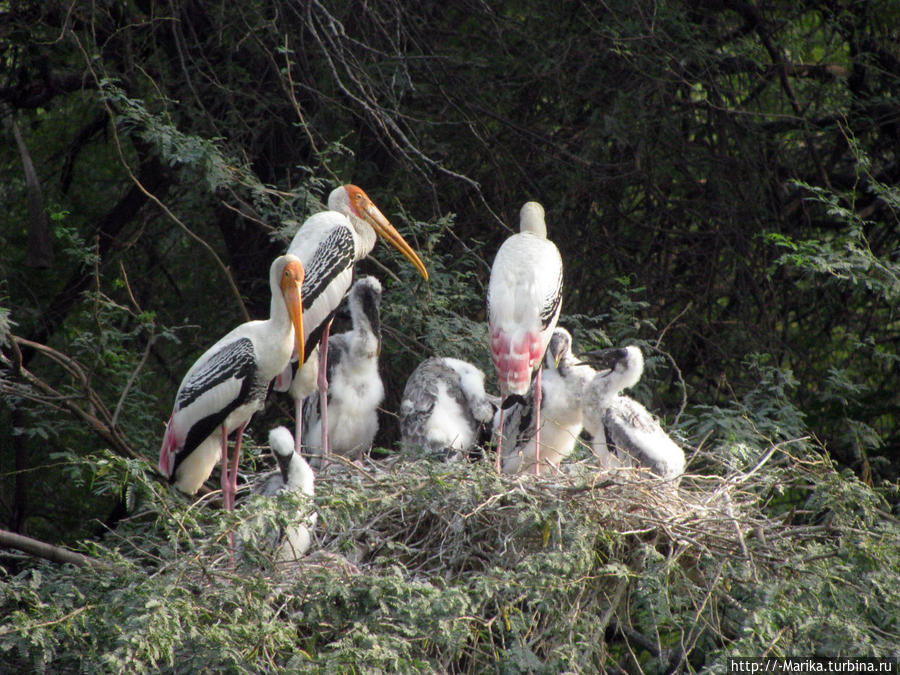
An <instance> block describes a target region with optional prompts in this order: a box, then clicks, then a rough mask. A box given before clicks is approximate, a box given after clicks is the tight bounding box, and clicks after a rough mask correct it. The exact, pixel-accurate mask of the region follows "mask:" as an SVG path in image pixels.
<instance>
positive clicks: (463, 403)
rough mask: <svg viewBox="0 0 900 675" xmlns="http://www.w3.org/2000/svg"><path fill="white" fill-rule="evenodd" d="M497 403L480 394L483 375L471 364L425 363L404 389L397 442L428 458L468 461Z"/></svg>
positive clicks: (443, 359)
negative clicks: (399, 436) (399, 439)
mask: <svg viewBox="0 0 900 675" xmlns="http://www.w3.org/2000/svg"><path fill="white" fill-rule="evenodd" d="M499 405H500V401H499V399H497V398H496V397H493V396H488V394H487V393H485V391H484V373H483V372H482V371H481V370H479V369H478V368H476V367H475V366H473V365H472V364H471V363H469V362H467V361H461V360H459V359H453V358H449V357H437V356H435V357H431V358H429V359H425V360H424V361H422V363H420V364H419V365H418V366H417V367H416V369H415V370H414V371H413V372H412V374H411V375H410V376H409V379H407V380H406V387H405V388H404V389H403V398H402V399H401V401H400V433H401V435H402V437H401V443H402V444H403V446H404V447H406V448H408V449H410V450H413V451H415V452H418V453H421V454H423V455H425V456H428V457H432V458H438V459H447V460H454V459H466V458H468V457H469V455H470V453H471V451H472V450H473V448H474V447H475V445H476V443H478V442H479V441H480V440H481V439H480V436H481V435H482V434H481V433H480V432H481V430H482V429H483V428H485V427H486V426H487V425H489V424H490V422H491V419H493V416H494V412H495V411H496V410H497V408H498V407H499ZM485 440H487V439H485ZM482 442H483V441H482Z"/></svg>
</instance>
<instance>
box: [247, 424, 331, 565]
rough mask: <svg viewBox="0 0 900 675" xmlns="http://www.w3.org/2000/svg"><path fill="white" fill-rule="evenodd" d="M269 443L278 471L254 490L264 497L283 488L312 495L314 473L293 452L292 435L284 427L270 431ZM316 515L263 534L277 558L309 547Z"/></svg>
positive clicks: (293, 556)
mask: <svg viewBox="0 0 900 675" xmlns="http://www.w3.org/2000/svg"><path fill="white" fill-rule="evenodd" d="M269 447H270V448H271V450H272V454H273V455H274V456H275V460H276V461H277V462H278V471H277V472H275V473H272V474H270V475H268V476H266V477H265V478H264V479H263V480H262V481H260V482H259V483H257V484H256V485H255V486H254V488H253V492H254V493H255V494H260V495H263V496H264V497H276V496H278V495H279V494H281V493H282V492H301V493H303V494H305V495H307V496H309V497H312V496H314V495H315V474H314V473H313V470H312V469H311V468H310V466H309V464H307V463H306V460H305V459H303V457H302V456H301V455H300V454H298V453H296V452H294V438H293V436H292V435H291V432H290V431H288V429H287V428H286V427H275V428H274V429H272V430H271V431H269ZM317 518H318V515H317V514H315V513H313V514H311V515H309V516H307V517H304V518H298V521H299V522H296V523H294V524H292V525H290V526H288V527H285V528H284V529H283V530H278V531H271V532H267V533H266V534H265V538H266V547H267V548H268V549H270V550H272V551H274V552H275V558H276V560H278V561H280V562H284V561H289V560H296V559H297V558H299V557H300V556H302V555H303V554H304V553H306V552H307V551H308V550H309V547H310V544H311V542H312V530H313V528H314V527H315V524H316V520H317Z"/></svg>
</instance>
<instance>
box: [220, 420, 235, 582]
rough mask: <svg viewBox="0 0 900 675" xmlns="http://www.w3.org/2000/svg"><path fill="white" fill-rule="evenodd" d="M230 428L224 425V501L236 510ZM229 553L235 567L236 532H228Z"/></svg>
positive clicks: (226, 505) (232, 509) (227, 506)
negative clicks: (229, 458) (229, 438)
mask: <svg viewBox="0 0 900 675" xmlns="http://www.w3.org/2000/svg"><path fill="white" fill-rule="evenodd" d="M228 469H229V462H228V429H226V428H225V425H222V502H223V503H224V504H225V508H226V509H227V510H228V511H234V492H233V488H232V484H231V476H230V475H229V473H228ZM228 555H229V557H230V559H231V567H232V568H233V567H234V532H229V533H228Z"/></svg>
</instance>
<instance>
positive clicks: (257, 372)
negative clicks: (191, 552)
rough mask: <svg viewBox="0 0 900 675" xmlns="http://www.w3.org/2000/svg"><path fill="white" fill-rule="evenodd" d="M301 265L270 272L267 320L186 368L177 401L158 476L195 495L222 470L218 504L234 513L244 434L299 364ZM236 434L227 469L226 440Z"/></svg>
mask: <svg viewBox="0 0 900 675" xmlns="http://www.w3.org/2000/svg"><path fill="white" fill-rule="evenodd" d="M303 279H304V270H303V265H302V264H301V262H300V260H298V259H297V258H296V257H294V256H292V255H283V256H280V257H278V258H276V259H275V261H274V262H273V263H272V266H271V268H270V270H269V286H270V288H271V291H272V302H271V308H270V310H269V318H268V319H266V320H265V321H248V322H247V323H243V324H241V325H240V326H238V327H237V328H235V329H234V330H233V331H231V332H230V333H228V334H227V335H226V336H225V337H223V338H222V339H221V340H219V341H218V342H216V343H215V344H214V345H213V346H212V347H210V348H209V349H207V350H206V351H205V352H204V353H203V354H202V355H201V356H200V358H199V359H197V361H196V362H195V363H194V365H193V366H191V368H190V370H188V372H187V374H186V375H185V376H184V379H183V380H182V381H181V386H180V387H179V388H178V393H177V394H176V395H175V407H174V409H173V410H172V416H171V418H170V419H169V424H168V426H167V427H166V433H165V436H164V437H163V442H162V449H161V450H160V454H159V470H160V471H161V472H162V473H163V475H165V476H167V477H168V478H169V481H170V482H172V483H174V484H175V486H176V487H177V488H178V489H179V490H181V491H182V492H186V493H188V494H194V493H195V492H197V490H198V489H199V488H200V486H201V485H202V484H203V482H204V481H205V480H206V479H207V478H208V477H209V475H210V473H212V470H213V467H215V465H216V462H218V461H219V460H220V459H221V462H222V497H223V500H224V502H225V507H226V508H227V509H229V510H231V509H233V508H234V495H235V493H236V491H237V468H238V461H239V458H240V452H241V440H242V437H243V433H244V427H245V426H246V425H247V422H249V421H250V418H251V417H253V414H254V413H255V412H257V411H258V410H261V409H262V407H263V404H264V402H265V398H266V393H267V391H268V387H269V383H270V382H271V381H272V379H273V378H275V376H277V375H278V374H279V373H280V372H281V371H283V370H284V368H285V367H286V366H287V364H288V363H289V362H290V359H291V355H292V353H293V352H294V351H295V350H296V353H298V354H299V355H300V359H301V360H302V359H303V355H304V342H303V311H302V297H303V296H302V291H301V288H302V285H303ZM234 430H237V438H236V440H235V446H234V456H233V457H232V459H231V463H230V464H229V458H228V435H229V434H230V433H231V432H232V431H234Z"/></svg>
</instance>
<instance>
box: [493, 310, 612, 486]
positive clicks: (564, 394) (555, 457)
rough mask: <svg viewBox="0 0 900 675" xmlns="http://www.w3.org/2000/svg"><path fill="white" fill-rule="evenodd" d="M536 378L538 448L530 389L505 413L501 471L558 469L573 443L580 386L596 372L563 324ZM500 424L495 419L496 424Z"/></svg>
mask: <svg viewBox="0 0 900 675" xmlns="http://www.w3.org/2000/svg"><path fill="white" fill-rule="evenodd" d="M543 366H544V373H543V377H542V382H541V404H540V405H541V411H540V412H541V425H540V427H539V430H540V452H538V445H537V444H538V439H537V433H536V430H535V427H534V425H533V424H532V422H533V417H534V410H535V400H534V395H533V393H531V392H529V394H528V395H527V396H526V397H525V401H524V403H516V404H515V405H513V406H511V407H510V408H509V410H508V411H507V414H508V416H509V419H508V421H507V425H506V426H507V429H506V430H505V433H506V438H504V439H503V447H504V453H503V472H504V473H526V472H528V471H534V470H535V468H534V466H535V464H536V463H537V462H538V459H537V458H538V457H540V462H541V465H540V466H539V467H538V468H537V471H538V472H539V473H540V472H544V471H549V470H554V469H558V468H559V465H560V463H561V462H562V460H563V459H565V458H566V457H568V456H569V455H570V454H571V453H572V450H574V448H575V443H576V441H577V440H578V435H579V434H580V433H581V429H582V424H583V418H582V397H583V395H584V388H585V386H586V385H587V384H588V383H590V382H591V381H592V380H593V378H594V375H595V374H596V373H595V371H594V369H593V368H591V367H590V366H589V365H588V364H586V363H583V362H582V361H581V360H580V359H578V358H576V357H575V355H574V354H573V352H572V335H571V334H570V333H569V331H567V330H566V329H565V328H559V327H557V328H556V329H555V330H554V331H553V335H552V336H551V338H550V343H549V344H548V345H547V352H546V353H545V354H544V364H543ZM498 426H499V424H498Z"/></svg>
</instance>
